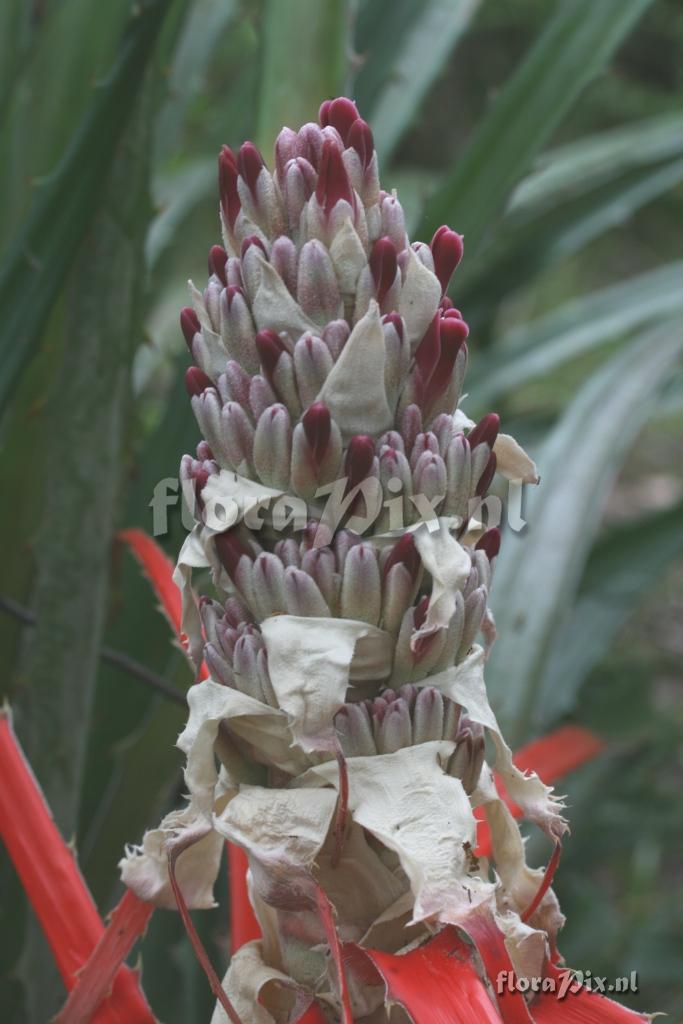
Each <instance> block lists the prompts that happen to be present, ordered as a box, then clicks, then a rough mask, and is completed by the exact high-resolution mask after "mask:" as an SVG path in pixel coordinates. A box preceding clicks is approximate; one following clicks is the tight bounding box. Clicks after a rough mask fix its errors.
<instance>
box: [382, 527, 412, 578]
mask: <svg viewBox="0 0 683 1024" xmlns="http://www.w3.org/2000/svg"><path fill="white" fill-rule="evenodd" d="M399 563H400V564H401V565H405V567H406V569H407V570H408V572H409V573H410V575H411V576H412V578H413V580H414V579H416V577H417V574H418V572H419V571H420V555H419V553H418V550H417V548H416V547H415V541H414V539H413V535H412V533H405V534H404V535H403V536H402V537H401V539H400V540H398V541H397V542H396V543H395V544H394V546H393V548H392V549H391V551H390V552H389V555H388V557H387V560H386V562H385V563H384V570H383V571H384V576H385V577H386V576H388V575H389V572H390V570H391V569H393V567H394V566H395V565H398V564H399Z"/></svg>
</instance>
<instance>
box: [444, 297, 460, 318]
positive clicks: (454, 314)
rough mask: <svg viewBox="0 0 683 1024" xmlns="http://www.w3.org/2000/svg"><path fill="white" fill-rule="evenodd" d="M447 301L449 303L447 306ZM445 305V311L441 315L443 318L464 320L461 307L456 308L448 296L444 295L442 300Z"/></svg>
mask: <svg viewBox="0 0 683 1024" xmlns="http://www.w3.org/2000/svg"><path fill="white" fill-rule="evenodd" d="M445 303H448V305H447V306H446V305H445ZM441 305H442V307H443V313H442V315H441V319H442V320H462V313H461V312H460V310H459V309H456V308H455V306H454V305H453V303H452V302H451V300H450V299H449V298H448V296H444V298H443V299H442V300H441Z"/></svg>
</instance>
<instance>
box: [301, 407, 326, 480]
mask: <svg viewBox="0 0 683 1024" xmlns="http://www.w3.org/2000/svg"><path fill="white" fill-rule="evenodd" d="M301 423H302V425H303V428H304V433H305V435H306V440H307V441H308V444H309V446H310V449H311V453H312V455H313V461H314V462H315V464H316V466H320V464H321V462H322V460H323V459H324V457H325V453H326V452H327V447H328V445H329V443H330V427H331V424H332V419H331V417H330V410H329V409H328V408H327V406H326V405H323V403H322V402H315V403H314V404H313V405H311V406H310V407H309V408H308V409H307V410H306V412H305V413H304V414H303V416H302V417H301Z"/></svg>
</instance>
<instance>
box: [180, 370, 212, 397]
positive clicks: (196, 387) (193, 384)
mask: <svg viewBox="0 0 683 1024" xmlns="http://www.w3.org/2000/svg"><path fill="white" fill-rule="evenodd" d="M185 387H186V388H187V393H188V395H189V396H190V398H192V397H193V396H194V395H201V394H202V392H203V391H206V389H207V388H212V387H213V381H212V380H211V378H210V377H207V376H206V374H205V373H204V371H203V370H200V369H199V367H198V366H190V368H189V369H188V370H186V371H185Z"/></svg>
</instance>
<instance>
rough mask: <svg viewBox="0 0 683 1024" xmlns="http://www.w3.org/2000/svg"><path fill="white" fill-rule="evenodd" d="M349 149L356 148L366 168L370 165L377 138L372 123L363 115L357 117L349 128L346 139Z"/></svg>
mask: <svg viewBox="0 0 683 1024" xmlns="http://www.w3.org/2000/svg"><path fill="white" fill-rule="evenodd" d="M346 145H347V147H348V148H349V149H355V151H356V153H358V157H359V159H360V162H361V164H362V165H363V167H364V168H366V167H369V166H370V163H371V161H372V154H373V153H374V152H375V140H374V139H373V137H372V131H371V129H370V125H369V124H368V123H367V122H366V121H364V120H363V118H362V117H359V118H357V119H356V120H355V121H354V122H353V124H352V125H351V127H350V129H349V134H348V137H347V139H346Z"/></svg>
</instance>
